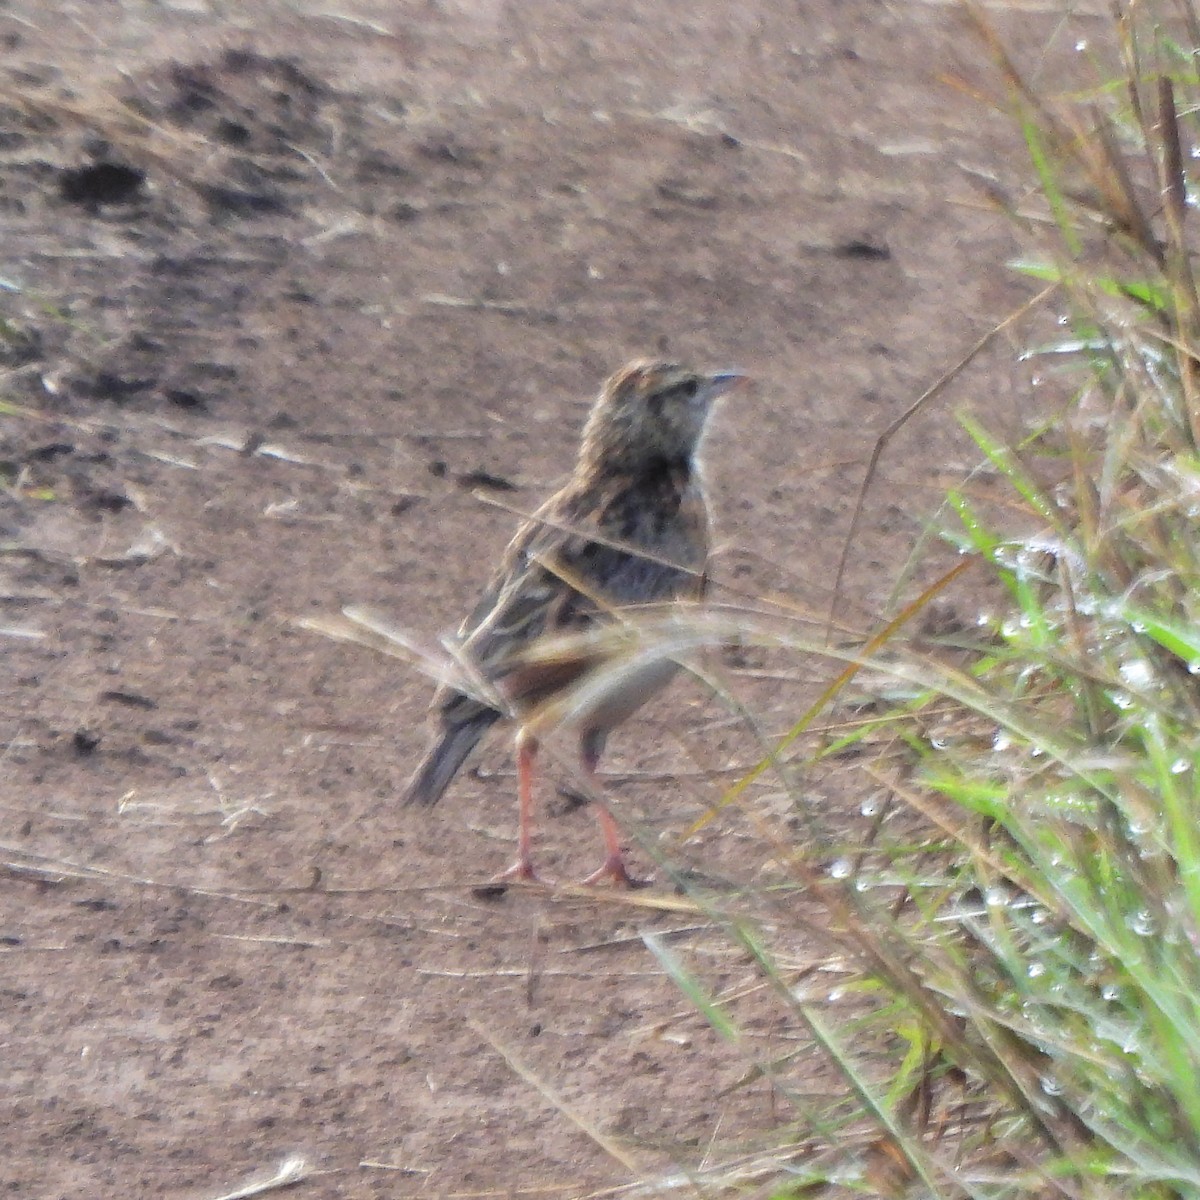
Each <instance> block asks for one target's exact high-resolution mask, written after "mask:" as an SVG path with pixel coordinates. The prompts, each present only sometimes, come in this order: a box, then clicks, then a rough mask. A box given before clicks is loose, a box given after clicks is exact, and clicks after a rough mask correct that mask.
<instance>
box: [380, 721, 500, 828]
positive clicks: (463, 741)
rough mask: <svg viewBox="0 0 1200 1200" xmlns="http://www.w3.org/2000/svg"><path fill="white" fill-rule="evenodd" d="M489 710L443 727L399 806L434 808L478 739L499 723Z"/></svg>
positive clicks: (409, 783)
mask: <svg viewBox="0 0 1200 1200" xmlns="http://www.w3.org/2000/svg"><path fill="white" fill-rule="evenodd" d="M499 717H500V714H499V713H498V712H496V711H495V709H491V708H481V710H480V711H479V712H478V713H476V714H473V715H472V716H471V717H469V718H468V719H467V720H465V721H456V722H453V723H448V724H446V725H445V726H444V727H443V729H442V733H441V736H440V737H439V738H438V740H437V741H436V742H435V743H434V744H433V746H432V747H430V749H429V752H428V753H427V754H426V755H425V757H424V758H423V759H422V760H421V764H420V766H418V767H417V769H416V771H414V772H413V776H412V778H411V779H410V780H409V781H408V785H407V786H406V787H405V789H404V796H403V799H402V803H404V804H420V805H422V806H423V807H426V808H428V807H429V806H430V805H431V804H436V803H437V802H438V801H439V800H440V799H441V798H442V793H443V792H444V791H445V790H446V789H447V788H448V787H449V786H450V780H452V779H453V778H454V776H455V774H456V773H457V771H458V769H459V767H461V766H462V765H463V763H464V762H466V760H467V756H468V755H469V754H470V753H471V751H472V750H474V749H475V747H476V746H477V745H478V743H479V739H480V738H482V737H483V735H484V734H485V733H487V731H488V730H489V729H490V728H491V726H492V725H493V724H494V723H495V722H496V721H497V720H499Z"/></svg>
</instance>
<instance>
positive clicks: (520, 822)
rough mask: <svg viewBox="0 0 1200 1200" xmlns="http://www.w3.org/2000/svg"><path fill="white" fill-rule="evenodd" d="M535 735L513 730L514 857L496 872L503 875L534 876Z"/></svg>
mask: <svg viewBox="0 0 1200 1200" xmlns="http://www.w3.org/2000/svg"><path fill="white" fill-rule="evenodd" d="M537 751H538V744H537V740H536V739H535V738H531V737H528V736H526V734H525V733H524V732H521V733H518V734H517V805H518V807H517V861H516V862H514V863H513V865H512V866H511V867H509V868H508V869H507V870H506V871H501V873H500V874H499V875H497V876H496V882H497V883H500V882H503V881H504V880H507V879H537V872H536V871H535V870H534V869H533V853H532V851H533V760H534V759H535V758H536V757H537Z"/></svg>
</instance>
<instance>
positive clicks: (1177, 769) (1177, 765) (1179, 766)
mask: <svg viewBox="0 0 1200 1200" xmlns="http://www.w3.org/2000/svg"><path fill="white" fill-rule="evenodd" d="M1191 765H1192V764H1191V763H1190V762H1188V760H1187V759H1186V758H1177V759H1176V760H1175V761H1174V762H1173V763H1172V764H1171V774H1172V775H1182V774H1184V772H1185V771H1187V769H1188V767H1190V766H1191Z"/></svg>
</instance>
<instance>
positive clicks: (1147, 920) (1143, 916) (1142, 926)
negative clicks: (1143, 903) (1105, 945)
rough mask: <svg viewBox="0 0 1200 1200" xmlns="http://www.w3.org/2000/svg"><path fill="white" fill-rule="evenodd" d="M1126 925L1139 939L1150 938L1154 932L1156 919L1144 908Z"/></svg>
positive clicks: (1130, 918)
mask: <svg viewBox="0 0 1200 1200" xmlns="http://www.w3.org/2000/svg"><path fill="white" fill-rule="evenodd" d="M1125 923H1126V924H1127V925H1128V926H1129V928H1130V929H1132V930H1133V932H1134V933H1136V934H1137V935H1138V937H1150V935H1151V934H1152V933H1153V932H1154V918H1153V917H1152V916H1151V915H1150V913H1149V912H1147V911H1146V910H1145V909H1144V908H1141V909H1138V911H1137V912H1135V913H1134V914H1133V915H1132V916H1131V917H1129V919H1128V920H1127V921H1126V922H1125Z"/></svg>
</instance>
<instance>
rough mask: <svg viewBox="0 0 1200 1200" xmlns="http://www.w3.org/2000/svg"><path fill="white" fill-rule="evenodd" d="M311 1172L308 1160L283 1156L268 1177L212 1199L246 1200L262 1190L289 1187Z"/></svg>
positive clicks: (297, 1156) (259, 1193)
mask: <svg viewBox="0 0 1200 1200" xmlns="http://www.w3.org/2000/svg"><path fill="white" fill-rule="evenodd" d="M311 1174H313V1170H312V1168H311V1167H310V1166H309V1164H308V1160H307V1159H305V1158H304V1157H302V1156H301V1155H299V1154H296V1155H293V1156H292V1157H291V1158H285V1159H284V1160H283V1162H281V1163H280V1164H279V1169H278V1170H277V1171H276V1172H275V1174H274V1175H272V1176H271V1178H270V1179H263V1180H260V1181H259V1182H258V1183H248V1184H246V1185H245V1186H243V1187H240V1188H234V1190H233V1191H232V1192H222V1193H221V1195H219V1196H214V1197H213V1198H212V1200H246V1197H248V1196H261V1195H262V1194H263V1193H264V1192H273V1191H276V1190H277V1189H279V1188H286V1187H291V1186H292V1185H293V1184H295V1183H299V1182H300V1181H301V1180H303V1179H307V1178H308V1176H309V1175H311Z"/></svg>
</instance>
